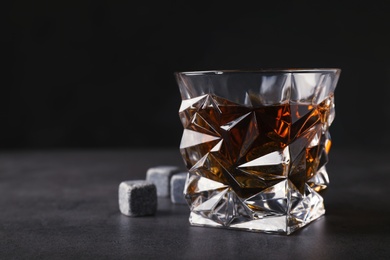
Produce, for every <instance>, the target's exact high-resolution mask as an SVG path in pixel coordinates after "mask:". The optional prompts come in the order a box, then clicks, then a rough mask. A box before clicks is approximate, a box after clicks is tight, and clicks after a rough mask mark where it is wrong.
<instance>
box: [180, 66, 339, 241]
mask: <svg viewBox="0 0 390 260" xmlns="http://www.w3.org/2000/svg"><path fill="white" fill-rule="evenodd" d="M339 75H340V70H339V69H285V70H258V71H194V72H177V73H175V77H176V80H177V83H178V85H179V89H180V93H181V97H182V102H181V106H180V109H179V116H180V119H181V122H182V124H183V127H184V131H183V136H182V139H181V143H180V152H181V155H182V157H183V159H184V163H185V165H186V167H187V169H188V176H187V180H186V185H185V188H184V195H185V198H186V200H187V202H188V205H189V207H190V210H191V213H190V217H189V220H190V223H191V224H192V225H195V226H210V227H220V228H231V229H242V230H248V231H258V232H267V233H280V234H287V235H288V234H291V233H292V232H294V231H295V230H297V229H299V228H301V227H303V226H305V225H307V224H308V223H310V222H312V221H313V220H315V219H317V218H319V217H320V216H322V215H323V214H324V213H325V208H324V203H323V198H322V197H321V195H320V193H321V191H322V190H324V189H326V187H327V186H328V184H329V178H328V174H327V171H326V164H327V162H328V153H329V150H330V147H331V139H330V135H329V126H330V125H331V124H332V121H333V119H334V117H335V110H334V90H335V87H336V84H337V80H338V78H339Z"/></svg>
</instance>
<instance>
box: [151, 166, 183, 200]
mask: <svg viewBox="0 0 390 260" xmlns="http://www.w3.org/2000/svg"><path fill="white" fill-rule="evenodd" d="M179 172H180V170H179V168H178V167H176V166H156V167H152V168H149V169H148V171H147V172H146V180H147V181H150V182H152V183H154V184H155V185H156V188H157V197H169V194H170V181H171V177H172V175H174V174H175V173H179Z"/></svg>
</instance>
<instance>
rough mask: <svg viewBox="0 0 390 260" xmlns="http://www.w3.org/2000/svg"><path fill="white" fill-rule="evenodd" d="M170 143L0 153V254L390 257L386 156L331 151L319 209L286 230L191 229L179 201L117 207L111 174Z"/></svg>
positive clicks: (134, 167)
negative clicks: (153, 209) (145, 213)
mask: <svg viewBox="0 0 390 260" xmlns="http://www.w3.org/2000/svg"><path fill="white" fill-rule="evenodd" d="M158 165H178V166H180V167H183V166H182V165H183V163H182V160H181V158H180V154H179V152H178V150H176V149H172V150H163V149H150V150H142V149H140V150H112V151H108V150H100V151H99V150H95V151H92V150H89V151H83V150H81V151H80V150H72V151H13V152H1V153H0V259H71V258H75V259H89V258H97V259H216V258H221V259H390V199H389V198H390V196H389V193H387V191H388V190H389V183H390V153H389V152H387V153H386V152H375V151H363V150H362V151H353V150H341V149H339V150H337V149H336V148H334V149H332V151H331V154H330V162H329V164H328V171H329V174H330V180H331V185H330V187H329V188H328V190H327V191H326V193H325V194H324V199H325V206H326V210H327V212H326V215H325V216H324V217H322V218H320V219H318V220H317V221H315V222H313V223H311V224H310V225H308V226H307V227H305V228H303V229H301V230H299V231H297V232H295V233H293V234H292V235H290V236H282V235H272V234H263V233H252V232H247V231H234V230H225V229H215V228H204V227H191V226H190V225H189V223H188V215H189V209H188V208H187V206H186V205H174V204H171V203H170V200H169V199H159V206H158V211H157V213H156V215H155V216H151V217H140V218H130V217H126V216H124V215H122V214H121V213H120V212H119V209H118V201H117V200H118V194H117V192H118V185H119V183H120V182H121V181H124V180H132V179H144V178H145V173H146V170H147V169H148V168H149V167H153V166H158Z"/></svg>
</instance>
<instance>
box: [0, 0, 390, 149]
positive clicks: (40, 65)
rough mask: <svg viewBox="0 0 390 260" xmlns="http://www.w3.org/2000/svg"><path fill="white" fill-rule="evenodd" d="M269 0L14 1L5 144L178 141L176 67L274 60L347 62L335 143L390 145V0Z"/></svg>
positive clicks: (5, 60)
mask: <svg viewBox="0 0 390 260" xmlns="http://www.w3.org/2000/svg"><path fill="white" fill-rule="evenodd" d="M269 2H272V3H268V2H264V3H262V2H261V1H257V2H245V1H242V2H238V1H236V2H234V4H227V3H226V1H225V2H222V1H221V2H218V3H217V2H204V3H202V2H198V1H194V2H185V1H155V2H151V1H143V2H137V3H132V2H131V1H100V0H98V1H75V2H71V1H12V2H10V3H9V4H8V5H7V6H4V7H3V8H2V11H3V13H4V15H2V17H3V19H5V21H3V22H2V32H1V46H2V47H1V54H2V58H1V62H2V64H3V66H2V69H1V70H2V73H1V75H2V76H1V94H0V95H1V97H0V124H1V125H0V147H1V149H36V148H40V149H44V148H107V147H109V148H112V147H115V148H132V147H178V146H179V142H180V138H181V132H182V126H181V124H180V121H179V118H178V114H177V111H178V108H179V105H180V96H179V91H178V87H177V85H176V82H175V79H174V76H173V73H174V72H175V71H188V70H209V69H258V68H275V67H277V68H281V67H306V68H307V67H337V68H341V69H342V73H341V77H340V80H339V83H338V87H337V89H336V93H335V100H336V120H335V121H334V124H333V125H332V127H331V134H332V137H333V141H334V146H335V147H336V146H337V147H346V146H349V147H358V146H365V147H367V148H384V147H386V146H387V145H389V144H390V137H389V136H390V135H389V134H388V132H389V131H390V127H389V123H388V122H389V121H390V109H389V108H388V106H389V104H388V103H389V100H390V89H389V87H390V86H389V85H390V84H389V83H390V63H389V60H390V47H389V46H390V39H389V38H390V37H389V36H388V35H389V32H390V15H389V13H390V9H389V8H388V7H387V5H386V4H383V3H379V2H374V1H369V2H356V1H355V2H353V1H351V3H350V4H343V3H340V2H338V3H337V2H336V3H331V2H325V1H323V2H316V1H313V2H316V3H310V4H309V3H306V2H303V1H298V2H289V3H284V2H281V1H269ZM254 3H256V4H254Z"/></svg>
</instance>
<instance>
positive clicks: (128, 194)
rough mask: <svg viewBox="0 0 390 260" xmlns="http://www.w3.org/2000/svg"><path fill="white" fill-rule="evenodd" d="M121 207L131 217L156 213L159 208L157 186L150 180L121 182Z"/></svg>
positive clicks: (119, 193)
mask: <svg viewBox="0 0 390 260" xmlns="http://www.w3.org/2000/svg"><path fill="white" fill-rule="evenodd" d="M118 195H119V209H120V211H121V213H122V214H124V215H126V216H130V217H138V216H147V215H154V214H155V213H156V210H157V192H156V186H155V185H154V184H153V183H151V182H148V181H144V180H133V181H123V182H121V184H119V191H118Z"/></svg>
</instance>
